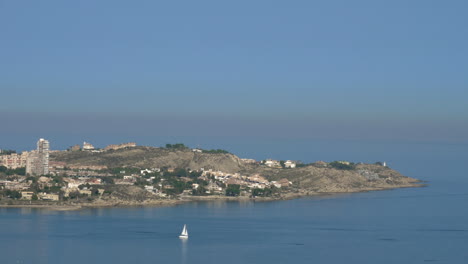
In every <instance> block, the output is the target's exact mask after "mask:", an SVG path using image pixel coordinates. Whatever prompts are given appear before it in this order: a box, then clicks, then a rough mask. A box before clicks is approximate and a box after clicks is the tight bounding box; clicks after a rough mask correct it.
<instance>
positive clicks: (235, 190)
mask: <svg viewBox="0 0 468 264" xmlns="http://www.w3.org/2000/svg"><path fill="white" fill-rule="evenodd" d="M239 194H240V185H239V184H229V185H228V187H227V188H226V196H239Z"/></svg>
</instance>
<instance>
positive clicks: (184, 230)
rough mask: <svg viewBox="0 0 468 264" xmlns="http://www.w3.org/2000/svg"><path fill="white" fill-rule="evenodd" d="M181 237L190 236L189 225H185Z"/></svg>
mask: <svg viewBox="0 0 468 264" xmlns="http://www.w3.org/2000/svg"><path fill="white" fill-rule="evenodd" d="M179 238H188V232H187V225H184V228H183V229H182V233H180V236H179Z"/></svg>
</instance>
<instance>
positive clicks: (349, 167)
mask: <svg viewBox="0 0 468 264" xmlns="http://www.w3.org/2000/svg"><path fill="white" fill-rule="evenodd" d="M328 165H329V166H330V167H332V168H335V169H337V170H354V168H355V164H354V163H352V162H351V163H349V164H347V163H345V162H342V161H333V162H330V163H328Z"/></svg>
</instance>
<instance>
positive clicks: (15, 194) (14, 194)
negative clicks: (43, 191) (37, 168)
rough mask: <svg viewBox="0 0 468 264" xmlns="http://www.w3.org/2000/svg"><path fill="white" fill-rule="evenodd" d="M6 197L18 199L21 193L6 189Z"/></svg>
mask: <svg viewBox="0 0 468 264" xmlns="http://www.w3.org/2000/svg"><path fill="white" fill-rule="evenodd" d="M5 194H6V196H7V197H10V198H12V199H20V198H21V193H20V192H18V191H12V190H7V191H6V192H5Z"/></svg>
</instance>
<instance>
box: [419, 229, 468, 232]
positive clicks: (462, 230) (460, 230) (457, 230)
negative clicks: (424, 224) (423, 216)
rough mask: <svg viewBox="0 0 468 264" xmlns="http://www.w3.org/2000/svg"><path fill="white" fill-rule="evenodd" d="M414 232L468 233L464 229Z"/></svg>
mask: <svg viewBox="0 0 468 264" xmlns="http://www.w3.org/2000/svg"><path fill="white" fill-rule="evenodd" d="M416 231H422V232H453V233H463V232H468V230H466V229H417V230H416Z"/></svg>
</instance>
